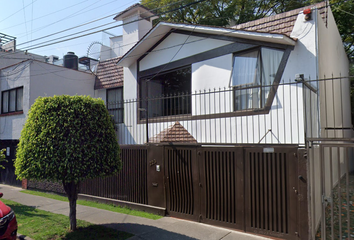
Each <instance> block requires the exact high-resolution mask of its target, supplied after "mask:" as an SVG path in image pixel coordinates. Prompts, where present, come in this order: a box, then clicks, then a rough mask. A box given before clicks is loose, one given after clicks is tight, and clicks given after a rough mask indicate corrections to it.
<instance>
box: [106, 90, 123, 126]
mask: <svg viewBox="0 0 354 240" xmlns="http://www.w3.org/2000/svg"><path fill="white" fill-rule="evenodd" d="M107 109H108V112H109V114H111V115H112V117H113V119H114V123H116V124H117V123H123V121H124V100H123V87H118V88H112V89H108V90H107Z"/></svg>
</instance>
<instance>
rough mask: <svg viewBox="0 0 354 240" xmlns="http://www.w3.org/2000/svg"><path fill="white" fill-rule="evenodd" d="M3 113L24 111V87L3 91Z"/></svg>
mask: <svg viewBox="0 0 354 240" xmlns="http://www.w3.org/2000/svg"><path fill="white" fill-rule="evenodd" d="M1 102H2V104H1V113H12V112H19V111H23V87H19V88H13V89H9V90H6V91H2V92H1Z"/></svg>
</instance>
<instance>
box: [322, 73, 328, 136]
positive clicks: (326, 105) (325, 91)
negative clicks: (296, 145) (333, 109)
mask: <svg viewBox="0 0 354 240" xmlns="http://www.w3.org/2000/svg"><path fill="white" fill-rule="evenodd" d="M324 78H326V76H324ZM327 81H328V80H325V81H324V82H323V87H324V99H325V103H324V114H325V120H326V122H325V124H324V126H327V127H328V112H327V107H328V103H327V100H328V99H327ZM320 84H321V82H320ZM325 132H326V137H328V131H326V130H325Z"/></svg>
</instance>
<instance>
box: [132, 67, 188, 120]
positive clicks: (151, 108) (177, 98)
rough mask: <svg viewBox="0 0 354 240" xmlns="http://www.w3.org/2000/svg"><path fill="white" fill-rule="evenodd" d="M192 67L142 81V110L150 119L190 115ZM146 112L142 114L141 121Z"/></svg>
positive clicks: (160, 74)
mask: <svg viewBox="0 0 354 240" xmlns="http://www.w3.org/2000/svg"><path fill="white" fill-rule="evenodd" d="M191 78H192V77H191V66H190V65H189V66H185V67H181V68H178V69H173V70H170V71H166V72H162V73H157V74H155V75H153V76H149V77H145V78H143V79H141V81H140V88H139V89H140V99H141V105H140V106H141V108H143V109H144V110H147V113H148V115H149V118H150V117H163V116H171V115H180V114H190V113H191V112H192V110H191ZM144 118H146V111H143V112H141V119H144Z"/></svg>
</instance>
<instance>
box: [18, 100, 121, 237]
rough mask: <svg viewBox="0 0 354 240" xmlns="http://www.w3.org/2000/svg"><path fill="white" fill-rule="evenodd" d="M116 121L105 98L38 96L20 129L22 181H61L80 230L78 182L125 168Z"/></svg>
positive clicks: (73, 225)
mask: <svg viewBox="0 0 354 240" xmlns="http://www.w3.org/2000/svg"><path fill="white" fill-rule="evenodd" d="M121 165H122V163H121V160H120V157H119V145H118V142H117V139H116V134H115V131H114V126H113V121H112V118H111V116H110V115H109V113H108V111H107V109H106V107H105V105H104V102H103V101H102V100H101V99H93V98H91V97H87V96H67V95H63V96H54V97H39V98H38V99H37V100H36V101H35V103H34V104H33V105H32V107H31V109H30V111H29V114H28V119H27V121H26V123H25V126H24V128H23V130H22V132H21V137H20V142H19V145H18V149H17V154H16V161H15V168H16V170H15V173H16V175H17V176H18V178H19V179H24V178H25V179H37V180H50V181H61V182H62V183H63V186H64V190H65V192H66V194H67V196H68V199H69V205H70V215H69V218H70V229H71V230H75V229H76V200H77V197H78V187H79V183H80V182H81V181H83V180H85V179H92V178H96V177H103V176H109V175H112V174H114V173H116V172H118V171H119V170H120V169H121Z"/></svg>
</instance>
